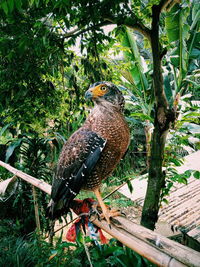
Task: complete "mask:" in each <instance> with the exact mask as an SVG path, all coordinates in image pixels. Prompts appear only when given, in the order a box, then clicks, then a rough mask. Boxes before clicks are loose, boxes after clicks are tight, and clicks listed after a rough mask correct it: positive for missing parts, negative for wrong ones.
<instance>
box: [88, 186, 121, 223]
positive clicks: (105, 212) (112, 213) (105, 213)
mask: <svg viewBox="0 0 200 267" xmlns="http://www.w3.org/2000/svg"><path fill="white" fill-rule="evenodd" d="M93 192H94V194H95V196H96V198H97V200H98V203H99V205H100V207H101V209H102V214H103V217H104V218H105V219H106V221H107V223H108V224H109V226H110V225H111V224H110V217H115V216H119V215H120V212H119V211H117V210H109V209H108V208H107V207H106V205H105V203H104V202H103V199H102V197H101V194H100V192H99V189H98V188H97V189H95V190H93Z"/></svg>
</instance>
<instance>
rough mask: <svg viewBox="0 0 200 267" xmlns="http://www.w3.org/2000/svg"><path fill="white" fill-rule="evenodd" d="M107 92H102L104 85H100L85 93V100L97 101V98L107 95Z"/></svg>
mask: <svg viewBox="0 0 200 267" xmlns="http://www.w3.org/2000/svg"><path fill="white" fill-rule="evenodd" d="M106 92H107V90H102V84H100V85H97V86H95V87H92V88H89V89H88V90H87V91H86V93H85V98H87V99H95V98H97V97H101V96H103V95H105V93H106Z"/></svg>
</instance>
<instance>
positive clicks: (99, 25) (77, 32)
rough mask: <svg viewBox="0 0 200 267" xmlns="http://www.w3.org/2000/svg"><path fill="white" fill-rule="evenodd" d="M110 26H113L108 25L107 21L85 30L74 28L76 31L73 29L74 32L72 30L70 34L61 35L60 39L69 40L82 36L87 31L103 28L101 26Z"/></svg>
mask: <svg viewBox="0 0 200 267" xmlns="http://www.w3.org/2000/svg"><path fill="white" fill-rule="evenodd" d="M110 24H113V23H110V22H108V21H103V22H101V23H98V24H96V25H92V26H89V27H87V28H82V29H80V28H76V29H74V30H72V31H70V32H67V33H66V34H64V35H62V37H63V38H64V39H65V38H70V37H72V36H78V35H80V34H83V33H85V32H87V31H89V30H92V29H94V28H97V27H103V26H107V25H110Z"/></svg>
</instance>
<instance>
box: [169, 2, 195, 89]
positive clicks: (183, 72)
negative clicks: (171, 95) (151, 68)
mask: <svg viewBox="0 0 200 267" xmlns="http://www.w3.org/2000/svg"><path fill="white" fill-rule="evenodd" d="M186 2H187V1H183V3H182V4H176V5H175V6H174V7H173V8H172V9H171V10H170V12H168V13H167V15H166V19H165V27H166V33H167V38H168V41H169V45H170V47H172V48H173V50H172V53H171V54H170V61H171V63H172V65H173V66H174V68H175V73H176V77H175V79H177V81H176V84H177V88H176V89H177V91H180V88H181V86H182V82H183V80H184V79H185V78H186V76H187V75H188V72H190V71H192V69H193V67H192V64H194V62H193V61H192V60H194V59H198V58H199V57H200V47H199V41H200V40H199V39H200V33H199V19H200V10H199V9H200V3H199V1H198V2H197V1H193V3H192V4H191V5H192V12H191V13H190V8H189V5H188V4H187V3H186ZM195 68H196V66H195ZM195 68H194V69H195Z"/></svg>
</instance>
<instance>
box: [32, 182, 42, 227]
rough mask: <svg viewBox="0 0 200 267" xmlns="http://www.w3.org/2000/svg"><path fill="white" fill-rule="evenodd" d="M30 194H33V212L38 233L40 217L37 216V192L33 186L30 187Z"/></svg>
mask: <svg viewBox="0 0 200 267" xmlns="http://www.w3.org/2000/svg"><path fill="white" fill-rule="evenodd" d="M32 192H33V201H34V210H35V222H36V227H37V230H38V232H40V230H41V227H40V216H39V206H38V201H37V192H36V190H35V186H33V185H32Z"/></svg>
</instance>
